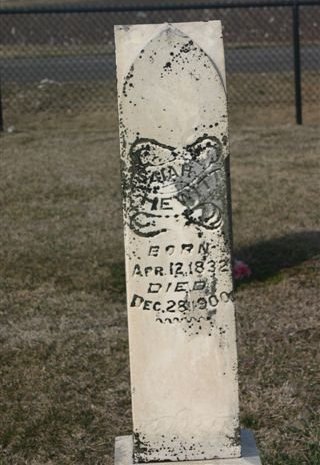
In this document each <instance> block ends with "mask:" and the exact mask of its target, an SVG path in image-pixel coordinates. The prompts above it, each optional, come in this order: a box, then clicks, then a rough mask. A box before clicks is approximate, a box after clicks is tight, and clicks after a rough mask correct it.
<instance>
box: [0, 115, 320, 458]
mask: <svg viewBox="0 0 320 465" xmlns="http://www.w3.org/2000/svg"><path fill="white" fill-rule="evenodd" d="M249 114H250V112H249ZM252 114H253V113H252V112H251V116H252ZM41 115H42V116H41ZM235 116H236V115H235ZM40 117H42V118H43V119H42V121H41V127H40V126H39V118H40ZM24 118H25V117H24ZM37 118H38V119H34V118H32V120H33V121H31V118H29V121H27V120H24V121H23V124H22V123H21V126H20V124H18V126H17V131H16V132H14V133H13V134H6V135H4V136H2V137H1V138H0V144H1V160H0V165H1V168H0V173H1V186H2V191H1V213H2V214H1V231H0V240H1V248H0V263H1V271H0V273H1V274H0V340H1V346H0V347H1V348H0V359H1V366H0V383H1V389H0V410H1V416H0V445H1V449H0V464H1V465H22V464H27V465H49V464H50V465H53V464H54V465H75V464H77V465H78V464H79V465H80V464H81V465H83V464H88V465H89V464H95V465H98V464H107V465H108V464H109V465H111V464H112V463H113V441H114V437H115V436H116V435H120V434H129V433H130V431H131V419H130V394H129V368H128V347H127V328H126V309H125V291H124V266H123V256H124V251H123V238H122V220H121V196H120V183H119V165H118V158H119V157H118V141H117V128H116V119H115V117H114V115H113V114H112V115H109V118H108V119H106V116H105V114H102V113H100V112H96V113H90V114H89V113H86V114H85V117H84V116H83V115H81V114H79V115H74V114H72V115H69V116H67V117H66V116H63V113H61V114H59V116H57V118H58V119H55V118H53V117H52V116H50V115H47V116H45V114H43V113H41V114H40V113H39V114H38V117H37ZM237 118H238V120H237V121H239V120H240V117H238V116H237ZM242 120H243V118H242ZM21 121H22V120H21ZM234 121H236V119H234ZM27 125H28V131H25V132H23V131H22V130H21V132H19V128H20V127H21V128H22V127H23V128H26V127H27ZM57 127H59V128H62V127H64V128H65V129H59V130H57ZM231 149H232V178H233V210H234V213H233V220H234V238H235V249H236V256H237V257H239V258H242V259H244V260H246V261H247V262H248V263H249V264H250V266H251V267H252V269H253V277H252V279H251V280H250V281H248V282H246V283H243V284H242V285H241V286H239V287H238V289H237V301H238V306H237V318H238V335H239V336H238V339H239V341H238V343H239V362H240V384H241V421H242V424H243V425H244V426H247V427H251V428H252V429H254V430H255V432H256V435H257V438H258V442H259V446H260V449H261V452H262V454H263V458H264V462H263V463H264V465H302V464H304V465H319V463H320V449H319V434H320V425H319V423H320V422H319V418H320V415H319V413H320V412H319V405H320V403H319V401H320V383H319V381H320V379H319V370H318V367H319V362H320V360H319V340H320V327H319V318H318V314H317V309H318V300H319V290H318V285H319V255H320V238H319V236H320V233H319V223H320V221H319V206H318V199H319V189H318V187H319V186H318V184H319V182H318V177H319V153H320V143H319V127H317V126H304V127H300V128H297V127H295V126H274V127H270V128H267V129H266V128H259V127H256V128H253V127H251V128H250V127H247V126H244V125H243V126H242V127H238V126H237V125H235V124H234V125H232V127H231Z"/></svg>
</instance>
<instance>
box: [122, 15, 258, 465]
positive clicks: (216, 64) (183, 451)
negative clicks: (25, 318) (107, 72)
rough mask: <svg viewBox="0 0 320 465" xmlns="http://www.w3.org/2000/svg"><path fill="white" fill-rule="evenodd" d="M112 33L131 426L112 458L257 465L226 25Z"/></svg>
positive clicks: (165, 26)
mask: <svg viewBox="0 0 320 465" xmlns="http://www.w3.org/2000/svg"><path fill="white" fill-rule="evenodd" d="M115 37H116V52H117V78H118V94H119V96H118V102H119V125H120V129H119V131H120V150H121V171H122V184H123V211H124V234H125V253H126V276H127V281H126V282H127V307H128V325H129V347H130V371H131V392H132V414H133V428H134V431H133V435H132V437H131V436H129V437H122V438H118V439H117V440H116V463H117V465H128V464H129V463H145V462H166V461H167V462H169V461H196V460H197V461H198V460H203V461H208V460H211V461H212V462H214V463H216V464H218V463H220V462H221V463H222V462H223V464H224V465H228V464H229V463H230V464H231V463H232V464H233V463H234V464H238V463H239V464H240V463H241V464H246V463H252V464H253V463H255V464H259V463H260V461H259V457H258V454H257V451H256V449H255V445H254V440H253V438H252V437H251V436H250V433H249V432H243V433H242V439H241V440H242V443H243V444H242V453H241V440H240V431H239V414H238V381H237V352H236V334H235V316H234V294H233V281H232V263H231V248H232V244H231V221H230V195H229V191H230V189H229V148H228V120H227V104H226V83H225V71H224V52H223V43H222V32H221V24H220V22H219V21H210V22H201V23H200V22H199V23H177V24H161V25H139V26H117V27H116V28H115ZM213 459H215V460H213ZM219 459H224V460H223V461H221V460H219ZM225 459H229V460H227V461H226V460H225Z"/></svg>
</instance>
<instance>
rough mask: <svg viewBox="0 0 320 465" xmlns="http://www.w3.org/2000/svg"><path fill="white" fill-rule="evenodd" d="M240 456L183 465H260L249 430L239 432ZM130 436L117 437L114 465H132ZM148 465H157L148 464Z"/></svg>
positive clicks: (166, 463)
mask: <svg viewBox="0 0 320 465" xmlns="http://www.w3.org/2000/svg"><path fill="white" fill-rule="evenodd" d="M241 451H242V456H241V457H239V458H236V459H234V458H233V459H212V460H203V461H202V460H197V461H183V464H184V465H261V460H260V456H259V451H258V449H257V446H256V442H255V440H254V436H253V434H252V432H251V431H250V430H247V429H243V430H241ZM132 457H133V442H132V436H119V437H117V438H116V442H115V461H114V463H115V465H134V463H133V460H132ZM149 465H159V463H158V462H149ZM161 465H172V462H161Z"/></svg>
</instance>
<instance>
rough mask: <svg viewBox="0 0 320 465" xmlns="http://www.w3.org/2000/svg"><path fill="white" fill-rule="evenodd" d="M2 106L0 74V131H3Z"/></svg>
mask: <svg viewBox="0 0 320 465" xmlns="http://www.w3.org/2000/svg"><path fill="white" fill-rule="evenodd" d="M3 127H4V124H3V107H2V92H1V75H0V132H3Z"/></svg>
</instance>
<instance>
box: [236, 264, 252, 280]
mask: <svg viewBox="0 0 320 465" xmlns="http://www.w3.org/2000/svg"><path fill="white" fill-rule="evenodd" d="M251 274H252V272H251V270H250V267H249V266H248V265H247V264H246V263H244V262H242V261H241V260H237V259H235V260H234V264H233V276H234V279H244V278H249V276H251Z"/></svg>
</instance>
